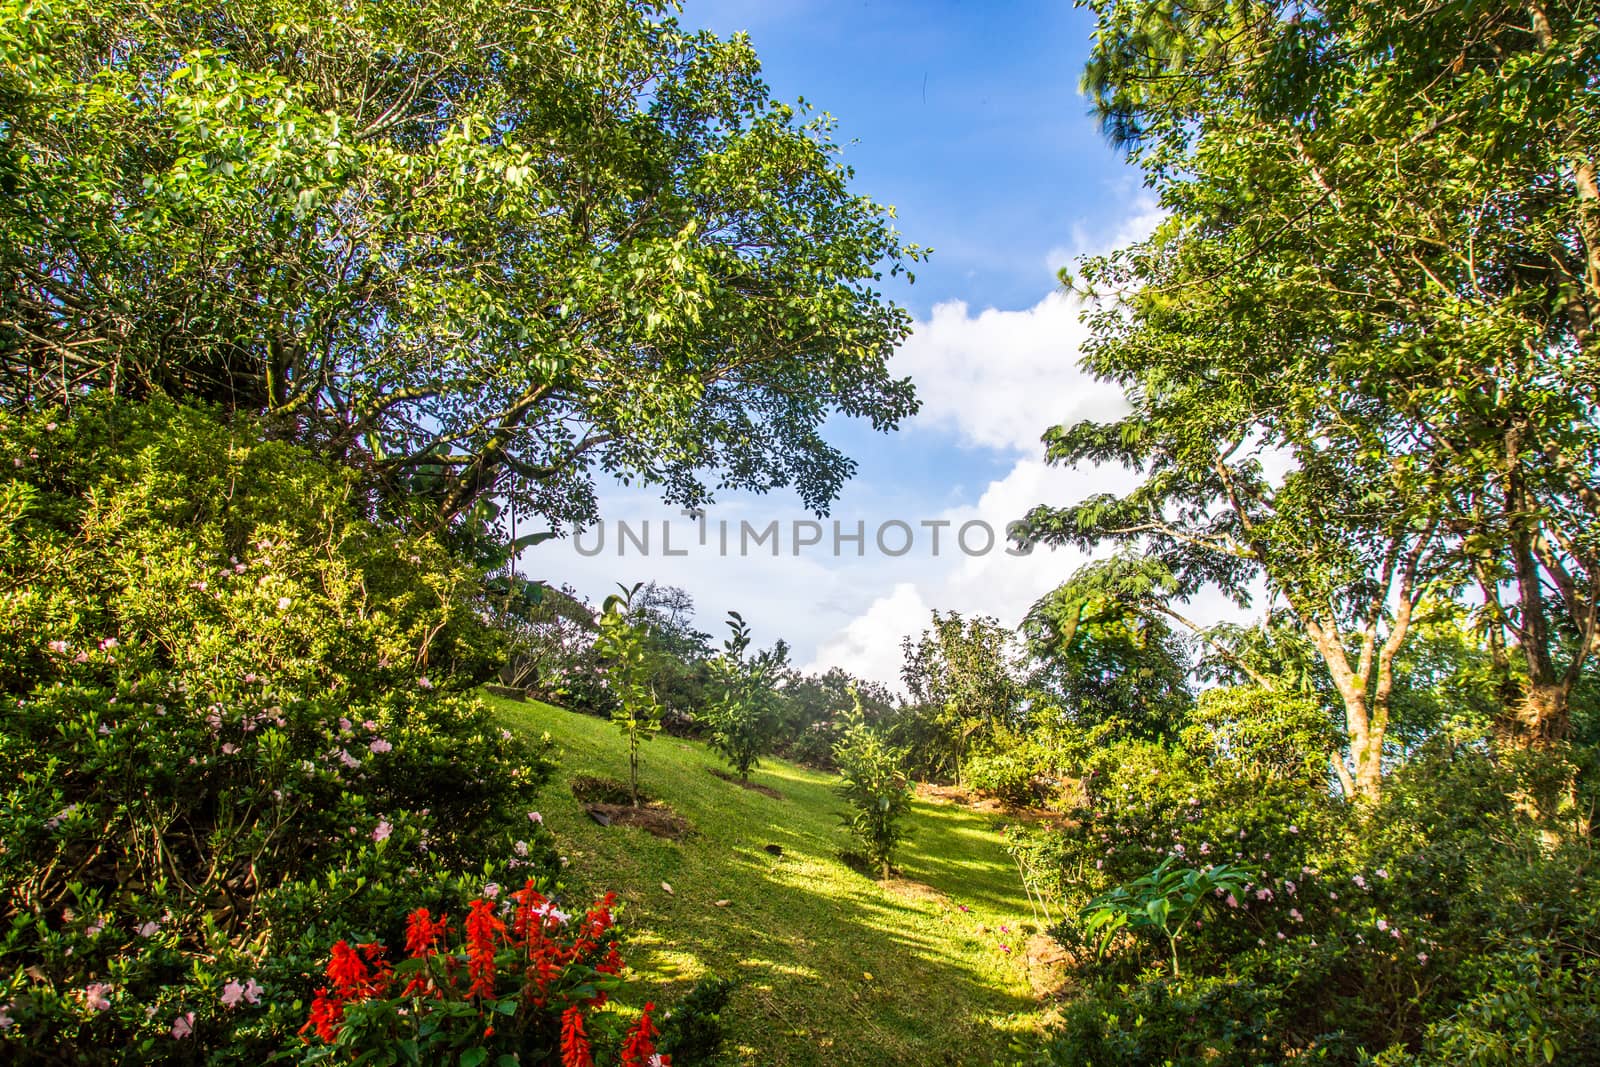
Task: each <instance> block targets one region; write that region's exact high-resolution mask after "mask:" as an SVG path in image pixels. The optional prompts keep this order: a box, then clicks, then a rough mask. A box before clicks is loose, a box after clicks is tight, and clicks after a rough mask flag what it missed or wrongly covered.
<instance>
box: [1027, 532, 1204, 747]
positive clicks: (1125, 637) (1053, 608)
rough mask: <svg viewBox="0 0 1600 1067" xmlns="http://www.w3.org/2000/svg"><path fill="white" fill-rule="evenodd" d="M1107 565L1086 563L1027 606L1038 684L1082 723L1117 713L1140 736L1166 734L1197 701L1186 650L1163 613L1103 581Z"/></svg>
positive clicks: (1030, 648)
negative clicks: (1125, 596)
mask: <svg viewBox="0 0 1600 1067" xmlns="http://www.w3.org/2000/svg"><path fill="white" fill-rule="evenodd" d="M1108 569H1109V568H1108V566H1107V565H1105V564H1090V565H1089V566H1086V567H1084V568H1082V569H1081V570H1079V571H1078V572H1077V573H1076V574H1074V575H1073V576H1072V578H1071V579H1070V580H1069V581H1067V582H1066V583H1064V584H1062V585H1061V586H1058V587H1057V588H1056V589H1054V590H1052V591H1051V592H1050V593H1047V594H1046V595H1045V596H1044V597H1042V598H1041V599H1040V600H1039V601H1038V602H1037V603H1036V604H1034V606H1033V607H1032V609H1031V610H1029V612H1028V615H1027V618H1026V619H1024V620H1023V624H1022V629H1023V633H1024V634H1025V636H1026V639H1027V644H1028V651H1029V653H1030V654H1031V655H1032V656H1033V657H1034V659H1035V660H1036V661H1038V663H1039V664H1040V667H1039V669H1038V670H1037V671H1036V672H1035V675H1034V680H1033V682H1034V685H1035V686H1040V687H1043V688H1047V689H1048V690H1049V691H1050V692H1051V693H1052V694H1053V695H1055V696H1056V697H1057V698H1058V699H1059V701H1060V703H1061V704H1062V705H1063V706H1064V707H1065V708H1066V710H1067V712H1068V714H1069V715H1070V716H1071V717H1072V719H1073V721H1074V722H1076V723H1078V724H1079V725H1081V726H1094V725H1096V724H1097V723H1102V722H1106V721H1108V720H1111V719H1116V720H1118V721H1119V722H1120V723H1121V724H1122V729H1124V730H1125V731H1127V732H1129V733H1131V734H1133V735H1135V736H1139V737H1147V738H1156V737H1165V736H1169V735H1170V734H1172V733H1173V732H1175V731H1176V730H1177V729H1178V727H1179V725H1180V724H1181V723H1182V722H1183V720H1184V718H1185V716H1186V715H1187V714H1188V712H1189V709H1190V707H1191V706H1192V704H1193V696H1192V694H1191V693H1190V685H1189V677H1188V676H1189V655H1188V650H1187V649H1186V648H1185V647H1184V645H1183V642H1182V641H1181V640H1179V638H1178V636H1177V634H1175V633H1174V632H1173V631H1172V628H1171V626H1170V625H1168V622H1167V620H1166V619H1165V618H1162V617H1161V616H1160V615H1158V614H1155V613H1154V612H1148V611H1141V610H1138V609H1137V607H1136V606H1135V605H1134V604H1132V603H1130V602H1129V601H1127V600H1124V599H1122V598H1120V597H1119V596H1118V591H1117V590H1115V589H1111V590H1108V589H1106V588H1104V587H1103V581H1104V579H1105V577H1106V576H1107V571H1108Z"/></svg>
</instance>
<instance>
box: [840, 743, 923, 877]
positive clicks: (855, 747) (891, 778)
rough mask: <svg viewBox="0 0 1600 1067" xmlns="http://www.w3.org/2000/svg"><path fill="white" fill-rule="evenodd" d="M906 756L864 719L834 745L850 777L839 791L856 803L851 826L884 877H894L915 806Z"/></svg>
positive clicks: (844, 773)
mask: <svg viewBox="0 0 1600 1067" xmlns="http://www.w3.org/2000/svg"><path fill="white" fill-rule="evenodd" d="M903 755H904V754H903V753H902V752H901V751H899V750H896V749H893V748H890V747H889V746H888V745H886V744H885V743H884V741H883V739H882V738H881V737H879V736H878V733H877V731H875V730H873V729H872V728H871V727H869V726H867V725H866V723H865V722H863V721H861V720H860V719H859V718H858V719H857V720H856V721H854V722H852V723H851V724H850V726H849V727H848V728H846V730H845V732H844V736H843V737H841V738H840V739H839V743H838V744H837V745H836V746H834V750H833V759H834V762H835V763H836V764H838V767H839V775H840V777H841V778H843V779H844V780H843V781H842V782H841V783H840V784H839V787H838V792H839V795H840V796H841V797H843V798H844V799H845V800H846V801H848V802H849V803H850V807H851V810H850V812H849V813H847V814H846V815H845V816H844V822H845V825H846V826H848V827H849V828H850V832H851V833H853V834H854V835H855V836H856V840H858V841H859V842H860V843H861V846H862V847H863V848H864V849H865V850H866V855H867V860H868V862H870V863H871V864H872V866H873V867H875V868H877V869H878V871H879V872H880V873H881V875H882V877H884V878H887V877H889V871H890V861H891V860H892V859H893V858H894V850H895V846H896V845H897V844H898V843H899V842H900V839H901V838H902V837H903V836H904V834H905V830H904V828H903V826H902V825H901V821H902V820H903V819H904V818H905V816H906V814H907V812H909V811H910V810H911V784H910V782H909V781H908V780H907V778H906V775H905V772H904V771H903V770H901V766H900V761H901V759H902V757H903Z"/></svg>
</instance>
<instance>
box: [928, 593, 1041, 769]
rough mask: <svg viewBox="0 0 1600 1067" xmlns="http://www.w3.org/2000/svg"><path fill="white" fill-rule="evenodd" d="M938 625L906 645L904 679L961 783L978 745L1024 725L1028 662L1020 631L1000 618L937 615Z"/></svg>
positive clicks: (935, 622) (944, 762) (946, 766)
mask: <svg viewBox="0 0 1600 1067" xmlns="http://www.w3.org/2000/svg"><path fill="white" fill-rule="evenodd" d="M932 621H933V625H932V627H931V628H929V629H928V630H925V631H923V634H922V636H921V637H920V638H919V639H917V640H916V641H912V640H911V638H909V637H907V638H905V639H904V640H903V641H902V642H901V650H902V652H903V653H904V655H905V664H904V666H903V667H902V668H901V671H900V676H901V678H902V679H904V681H905V683H906V688H907V689H908V690H909V691H910V693H911V700H912V703H913V704H916V705H921V707H922V714H924V715H929V716H931V717H932V718H933V720H934V722H935V724H936V725H937V727H938V729H939V732H940V734H941V735H942V740H943V742H944V747H945V751H944V752H943V753H942V754H941V755H942V756H943V760H942V769H943V770H944V771H946V772H948V773H950V774H951V775H953V777H954V778H955V780H956V781H957V782H958V783H959V782H960V781H961V772H962V765H963V764H964V763H965V762H966V758H967V753H968V752H969V751H971V749H972V746H973V744H974V743H975V742H976V741H979V740H981V739H982V738H984V737H986V736H988V735H989V734H990V733H991V732H992V731H994V730H995V729H996V728H997V727H1004V726H1016V725H1020V722H1021V705H1022V701H1023V698H1024V696H1025V693H1026V688H1027V678H1026V674H1027V672H1026V669H1025V665H1024V659H1025V657H1024V655H1023V651H1022V648H1021V643H1020V641H1019V640H1018V637H1017V634H1016V631H1014V630H1010V629H1007V628H1006V627H1004V626H1001V625H1000V622H999V620H997V619H994V618H991V617H988V616H979V617H975V618H971V619H965V618H963V617H962V616H961V615H960V613H958V612H954V611H951V612H946V613H943V614H941V613H940V612H938V611H934V612H933V620H932Z"/></svg>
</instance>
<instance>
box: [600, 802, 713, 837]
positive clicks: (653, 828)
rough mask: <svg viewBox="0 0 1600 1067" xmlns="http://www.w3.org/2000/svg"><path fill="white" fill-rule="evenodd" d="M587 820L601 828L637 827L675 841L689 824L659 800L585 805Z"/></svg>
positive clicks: (686, 831) (681, 835)
mask: <svg viewBox="0 0 1600 1067" xmlns="http://www.w3.org/2000/svg"><path fill="white" fill-rule="evenodd" d="M583 810H584V811H586V812H588V813H589V818H591V819H593V820H594V821H595V822H597V823H600V824H601V825H602V826H637V827H638V828H639V829H641V830H644V831H645V832H646V833H651V834H654V835H655V836H657V837H665V838H667V839H668V840H669V841H677V840H679V839H680V838H682V837H683V835H684V834H687V833H688V832H689V822H688V820H687V819H685V818H684V817H683V816H682V815H679V814H678V813H677V812H675V811H673V810H672V809H671V808H669V807H667V806H666V805H665V804H663V803H661V801H659V800H652V801H651V802H650V803H648V804H643V805H641V806H639V807H637V808H636V807H634V806H633V805H632V804H585V805H584V806H583Z"/></svg>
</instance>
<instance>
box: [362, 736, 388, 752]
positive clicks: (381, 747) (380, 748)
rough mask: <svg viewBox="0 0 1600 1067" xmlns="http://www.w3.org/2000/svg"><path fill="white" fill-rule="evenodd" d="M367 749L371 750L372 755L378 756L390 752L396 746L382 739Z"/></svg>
mask: <svg viewBox="0 0 1600 1067" xmlns="http://www.w3.org/2000/svg"><path fill="white" fill-rule="evenodd" d="M367 748H368V749H370V750H371V751H372V754H373V755H375V756H376V755H380V754H382V753H384V752H388V751H390V750H391V749H393V748H394V746H393V745H391V744H390V743H389V742H387V741H385V740H384V739H383V738H381V737H380V738H378V739H377V740H376V741H374V742H372V744H370V745H368V746H367Z"/></svg>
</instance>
